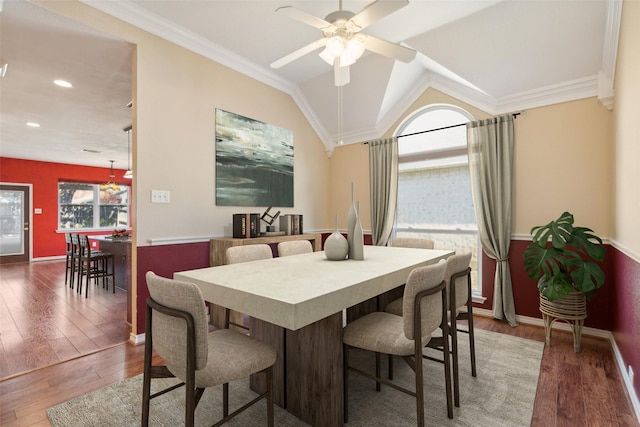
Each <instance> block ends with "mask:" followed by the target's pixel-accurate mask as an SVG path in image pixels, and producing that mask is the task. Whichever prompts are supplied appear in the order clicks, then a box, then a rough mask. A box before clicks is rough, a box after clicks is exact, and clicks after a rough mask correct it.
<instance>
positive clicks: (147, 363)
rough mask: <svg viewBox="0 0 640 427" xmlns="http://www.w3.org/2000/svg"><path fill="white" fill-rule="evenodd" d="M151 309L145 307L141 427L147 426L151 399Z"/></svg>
mask: <svg viewBox="0 0 640 427" xmlns="http://www.w3.org/2000/svg"><path fill="white" fill-rule="evenodd" d="M151 311H152V310H151V308H150V307H149V306H147V311H146V319H145V323H146V327H145V337H146V338H145V341H144V371H143V377H142V423H141V426H142V427H148V426H149V400H150V399H151V358H152V357H153V354H152V352H153V343H152V335H151V334H152V331H151V316H152V314H151Z"/></svg>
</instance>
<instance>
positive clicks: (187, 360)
mask: <svg viewBox="0 0 640 427" xmlns="http://www.w3.org/2000/svg"><path fill="white" fill-rule="evenodd" d="M146 279H147V287H148V289H149V298H147V309H146V327H145V348H144V374H143V388H142V426H144V427H146V426H148V425H149V414H150V401H151V399H153V398H155V397H158V396H160V395H162V394H164V393H167V392H169V391H172V390H174V389H176V388H178V387H181V386H185V394H186V397H185V399H186V401H185V406H186V409H185V426H193V425H194V419H195V415H194V413H195V410H196V407H197V405H198V402H199V401H200V399H201V397H202V395H203V393H204V392H205V389H207V388H211V387H217V386H220V385H222V405H223V408H222V409H223V418H222V420H220V421H219V422H217V423H216V424H215V426H219V425H221V424H224V423H226V422H227V421H229V420H230V419H231V418H233V417H235V416H236V415H238V414H240V413H241V412H242V411H244V410H245V409H247V408H248V407H249V406H251V405H253V404H254V403H256V402H258V401H259V400H261V399H263V398H266V399H267V421H268V425H269V426H270V427H273V384H272V375H273V373H272V370H273V364H274V363H275V360H276V353H275V351H274V350H273V349H272V348H271V347H270V346H269V345H267V344H265V343H262V342H260V341H258V340H256V339H255V338H251V337H249V336H247V335H245V334H242V333H239V332H234V331H232V330H230V329H228V325H225V328H223V329H216V330H214V331H212V332H209V327H208V324H207V315H206V309H205V301H204V298H203V296H202V292H201V291H200V288H198V287H197V286H196V285H195V284H193V283H187V282H181V281H177V280H173V279H167V278H164V277H160V276H158V275H156V274H155V273H153V272H151V271H149V272H147V274H146ZM153 350H155V351H156V353H157V354H158V355H159V356H160V357H162V358H163V359H164V361H165V362H166V364H165V365H153V364H152V359H153ZM255 373H264V374H265V375H266V377H267V380H266V391H265V392H263V393H261V394H259V395H258V396H257V397H255V398H254V399H253V400H251V401H250V402H248V403H246V404H245V405H243V406H241V407H240V408H239V409H236V410H235V411H233V412H232V413H229V383H230V382H232V381H236V380H239V379H243V378H248V377H249V376H250V375H252V374H255ZM174 377H175V378H178V379H179V380H180V381H182V382H181V383H179V384H177V385H174V386H171V387H168V388H167V389H164V390H161V391H158V392H155V393H154V394H151V380H152V379H154V378H174Z"/></svg>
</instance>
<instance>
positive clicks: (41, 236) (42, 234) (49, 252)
mask: <svg viewBox="0 0 640 427" xmlns="http://www.w3.org/2000/svg"><path fill="white" fill-rule="evenodd" d="M114 173H115V175H116V182H117V183H119V184H123V185H131V184H130V181H127V180H124V179H122V180H119V179H118V177H122V175H124V173H125V171H124V170H121V169H114ZM108 179H109V168H108V167H107V168H96V167H90V166H78V165H69V164H64V163H51V162H39V161H34V160H22V159H12V158H7V157H0V181H1V182H11V183H16V184H32V191H33V194H32V195H31V198H32V199H33V204H32V205H31V209H32V210H33V209H36V208H39V209H42V213H41V214H35V213H34V214H33V222H32V224H31V230H32V233H33V244H32V251H33V258H42V257H53V256H64V254H65V241H64V234H61V233H57V232H56V230H57V228H58V182H60V181H74V182H87V183H91V184H99V183H102V182H106V181H107V180H108ZM87 234H106V233H105V232H104V231H103V232H96V233H87Z"/></svg>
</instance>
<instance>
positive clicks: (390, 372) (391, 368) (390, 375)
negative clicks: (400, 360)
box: [388, 354, 393, 380]
mask: <svg viewBox="0 0 640 427" xmlns="http://www.w3.org/2000/svg"><path fill="white" fill-rule="evenodd" d="M388 374H389V375H388V377H389V379H390V380H392V379H393V355H391V354H390V355H389V372H388Z"/></svg>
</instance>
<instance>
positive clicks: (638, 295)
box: [611, 250, 640, 396]
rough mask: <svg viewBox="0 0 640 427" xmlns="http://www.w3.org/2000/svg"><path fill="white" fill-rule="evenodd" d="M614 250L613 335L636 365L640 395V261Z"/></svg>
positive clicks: (636, 379) (625, 355)
mask: <svg viewBox="0 0 640 427" xmlns="http://www.w3.org/2000/svg"><path fill="white" fill-rule="evenodd" d="M613 252H614V254H613V269H612V270H613V271H612V273H613V274H612V275H613V279H614V281H615V284H616V286H615V294H614V298H613V301H612V306H613V307H615V308H614V310H612V316H611V317H612V319H613V336H614V337H615V339H616V343H617V344H618V348H619V349H620V353H621V354H622V358H623V359H624V361H625V363H626V365H627V366H628V365H631V366H632V367H633V371H634V372H635V378H634V384H633V388H634V389H635V391H636V395H637V396H640V374H639V373H640V263H638V262H636V261H634V260H633V259H631V258H630V257H628V256H627V255H625V254H623V253H622V252H620V251H618V250H615V251H613ZM627 366H624V367H623V368H624V369H627Z"/></svg>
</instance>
